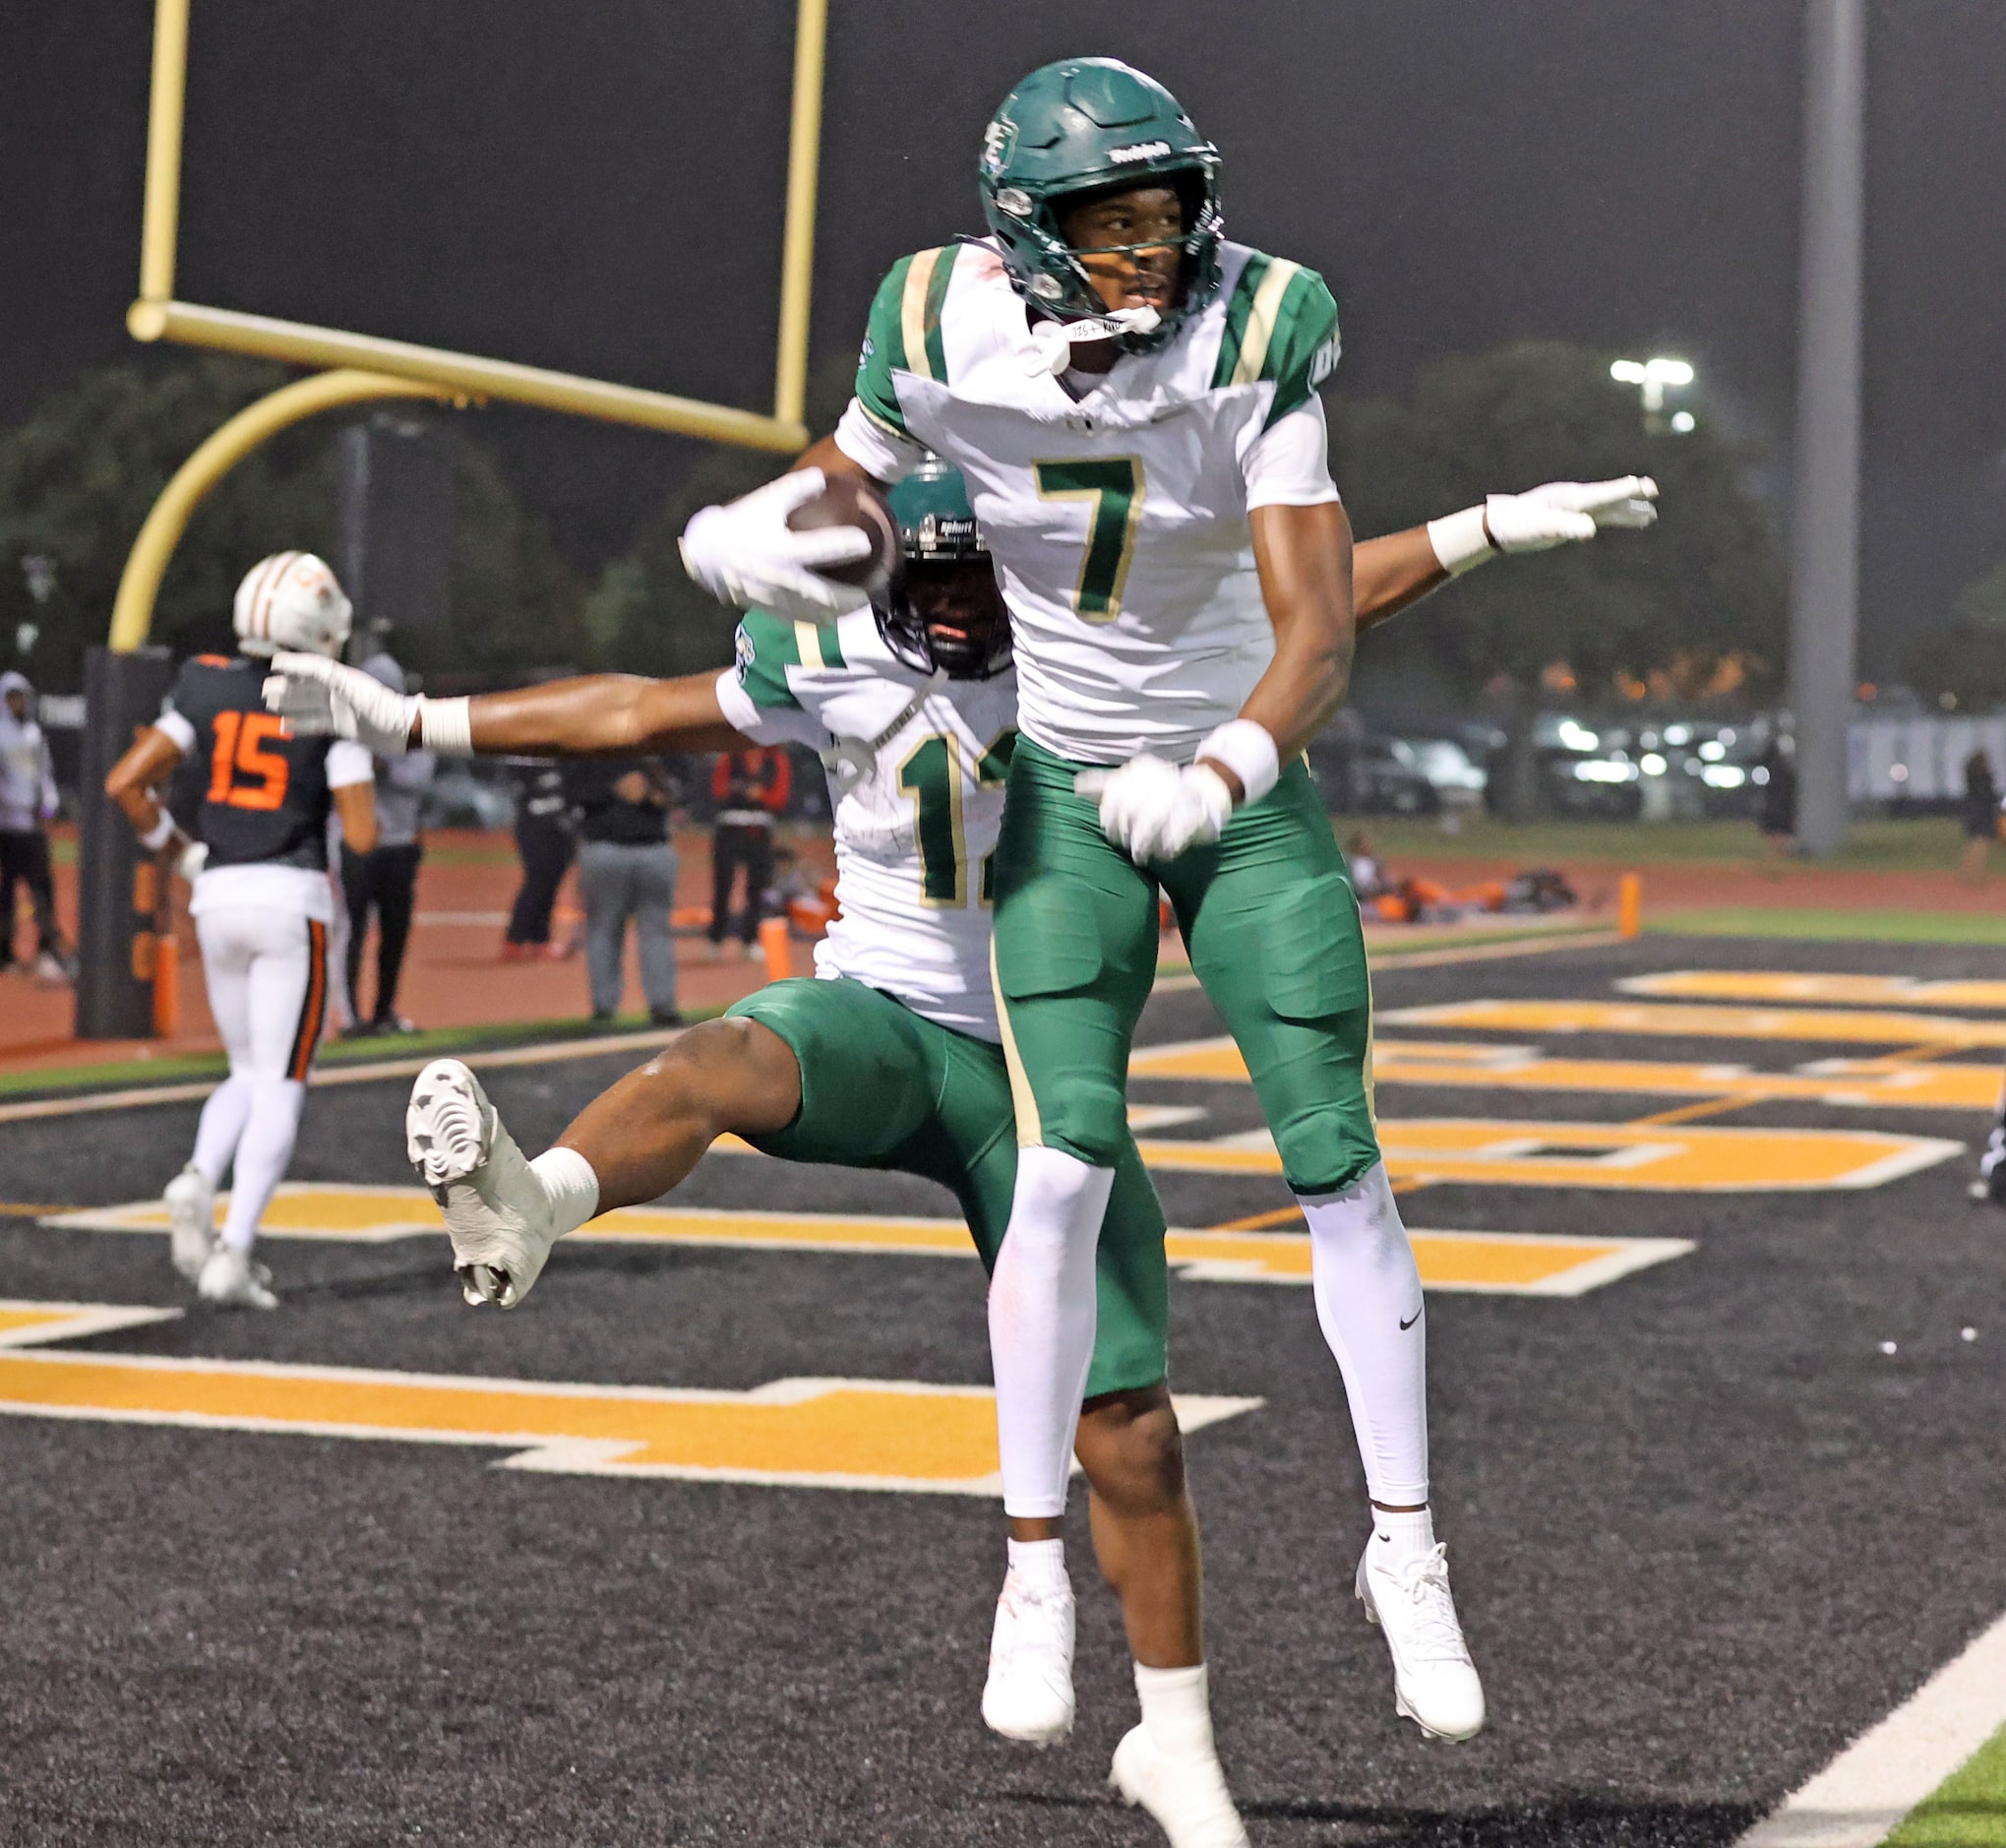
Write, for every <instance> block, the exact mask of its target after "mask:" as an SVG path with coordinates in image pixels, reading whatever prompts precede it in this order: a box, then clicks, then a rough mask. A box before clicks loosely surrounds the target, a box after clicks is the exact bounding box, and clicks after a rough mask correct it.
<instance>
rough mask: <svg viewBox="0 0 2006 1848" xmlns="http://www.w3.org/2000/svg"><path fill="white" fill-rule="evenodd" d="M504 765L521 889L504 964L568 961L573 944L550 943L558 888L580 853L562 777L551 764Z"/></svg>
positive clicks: (527, 760) (524, 760) (519, 760)
mask: <svg viewBox="0 0 2006 1848" xmlns="http://www.w3.org/2000/svg"><path fill="white" fill-rule="evenodd" d="M508 765H509V770H510V771H511V773H512V775H513V777H514V780H515V784H516V851H517V854H518V855H519V856H520V857H521V861H522V884H521V886H520V887H519V888H518V889H517V893H516V902H515V904H514V905H512V906H511V907H510V910H509V928H508V930H507V931H506V932H505V933H504V934H503V937H502V960H503V961H504V962H517V961H520V960H522V959H523V958H525V957H529V956H568V955H571V954H572V953H573V952H574V951H575V950H576V949H577V943H576V941H575V940H571V939H569V938H567V939H565V940H561V941H560V942H558V943H557V944H555V945H553V944H552V942H551V937H550V914H551V912H552V910H553V909H554V908H555V907H556V904H557V893H558V888H559V887H560V886H562V885H563V884H564V876H565V875H566V874H567V873H569V872H570V871H571V867H572V861H573V860H574V859H575V858H576V857H577V850H578V843H577V835H576V834H575V833H574V832H573V823H572V812H571V801H570V799H569V798H568V797H567V796H566V794H565V790H564V772H563V771H562V770H559V769H558V767H557V764H556V763H555V761H553V760H552V759H550V758H537V757H512V758H510V759H509V760H508Z"/></svg>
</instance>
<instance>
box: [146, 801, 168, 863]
mask: <svg viewBox="0 0 2006 1848" xmlns="http://www.w3.org/2000/svg"><path fill="white" fill-rule="evenodd" d="M173 838H174V818H173V816H171V815H169V814H168V813H167V811H166V810H165V809H162V810H161V811H160V816H159V819H158V820H157V821H156V822H154V824H153V825H152V827H151V828H150V829H148V830H147V832H145V833H144V834H142V835H141V836H140V845H141V846H143V847H144V848H146V850H147V851H148V852H149V853H158V852H159V851H160V849H161V848H162V847H164V846H165V845H166V844H167V843H168V841H170V840H172V839H173Z"/></svg>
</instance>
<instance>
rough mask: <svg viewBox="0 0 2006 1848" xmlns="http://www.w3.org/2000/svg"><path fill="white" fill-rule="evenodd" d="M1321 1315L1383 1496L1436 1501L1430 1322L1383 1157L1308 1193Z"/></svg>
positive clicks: (1370, 1474)
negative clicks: (1431, 1473) (1327, 1190)
mask: <svg viewBox="0 0 2006 1848" xmlns="http://www.w3.org/2000/svg"><path fill="white" fill-rule="evenodd" d="M1302 1206H1303V1214H1304V1217H1305V1218H1307V1220H1308V1221H1309V1270H1310V1281H1311V1283H1312V1285H1313V1287H1314V1290H1315V1296H1316V1320H1317V1322H1318V1323H1319V1324H1321V1325H1322V1328H1323V1338H1324V1340H1325V1341H1327V1342H1328V1343H1329V1345H1330V1351H1331V1353H1332V1354H1334V1355H1335V1356H1336V1357H1337V1370H1338V1372H1339V1373H1341V1374H1342V1375H1343V1376H1344V1392H1345V1397H1346V1398H1347V1399H1348V1400H1349V1401H1350V1403H1351V1417H1352V1429H1353V1431H1354V1432H1356V1433H1357V1435H1358V1441H1359V1454H1360V1456H1361V1457H1362V1458H1364V1460H1365V1465H1366V1485H1367V1487H1368V1489H1369V1491H1370V1493H1371V1497H1372V1500H1373V1501H1374V1502H1391V1503H1394V1504H1410V1503H1418V1502H1426V1501H1427V1500H1428V1318H1427V1316H1426V1315H1424V1314H1423V1313H1422V1295H1421V1272H1420V1270H1419V1269H1418V1268H1417V1267H1416V1265H1415V1263H1414V1247H1413V1246H1412V1245H1410V1244H1409V1243H1408V1242H1407V1228H1406V1227H1405V1226H1403V1225H1402V1224H1401V1223H1400V1208H1399V1207H1398V1206H1397V1205H1395V1204H1394V1202H1393V1190H1392V1188H1391V1187H1390V1186H1389V1185H1388V1184H1387V1181H1386V1167H1385V1164H1384V1163H1383V1162H1374V1163H1373V1164H1372V1166H1371V1168H1370V1169H1369V1170H1368V1172H1367V1173H1366V1174H1364V1175H1363V1176H1361V1177H1360V1178H1359V1179H1358V1180H1357V1181H1355V1182H1353V1183H1352V1185H1351V1186H1350V1187H1348V1188H1345V1189H1343V1190H1342V1191H1341V1192H1339V1193H1336V1194H1319V1195H1315V1196H1310V1195H1305V1196H1303V1199H1302Z"/></svg>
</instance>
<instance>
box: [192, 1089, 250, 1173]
mask: <svg viewBox="0 0 2006 1848" xmlns="http://www.w3.org/2000/svg"><path fill="white" fill-rule="evenodd" d="M251 1084H252V1078H251V1075H250V1073H248V1072H232V1073H231V1074H230V1075H229V1077H228V1078H224V1079H223V1081H222V1082H221V1083H220V1084H218V1085H217V1086H216V1087H215V1089H214V1090H213V1091H211V1092H210V1094H209V1101H208V1102H207V1103H205V1104H204V1105H203V1106H202V1122H201V1123H200V1125H199V1126H198V1127H197V1129H196V1132H195V1153H194V1154H193V1155H191V1156H190V1157H189V1165H190V1166H191V1167H193V1168H194V1169H195V1171H196V1172H197V1173H198V1174H200V1175H201V1176H202V1178H203V1179H204V1180H205V1181H207V1182H208V1183H209V1184H210V1186H211V1187H220V1186H221V1185H222V1180H223V1176H224V1175H226V1174H227V1173H229V1171H230V1157H231V1156H232V1155H234V1154H235V1153H236V1152H237V1143H238V1142H239V1141H240V1140H242V1138H243V1134H244V1125H245V1123H246V1122H247V1121H248V1120H249V1118H250V1115H251Z"/></svg>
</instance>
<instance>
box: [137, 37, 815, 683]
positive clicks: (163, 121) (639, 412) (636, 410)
mask: <svg viewBox="0 0 2006 1848" xmlns="http://www.w3.org/2000/svg"><path fill="white" fill-rule="evenodd" d="M191 5H192V0H154V9H153V69H152V104H151V109H150V113H149V117H148V126H147V182H146V206H145V218H144V222H143V226H142V231H141V241H140V293H139V299H138V300H137V301H135V302H134V303H133V305H132V307H131V308H130V309H129V310H128V311H127V314H126V328H127V330H128V332H130V333H131V335H132V337H133V338H134V339H138V340H146V341H152V340H172V341H175V342H177V343H179V344H182V345H187V346H205V347H211V348H214V349H217V350H219V351H223V352H233V353H249V354H253V355H255V356H257V357H259V358H263V359H278V360H283V361H286V362H287V363H289V364H292V365H299V366H310V367H317V368H324V369H329V371H330V378H331V382H332V380H333V379H334V378H335V377H338V379H339V381H340V382H339V384H338V386H335V387H334V389H333V390H328V391H322V392H306V393H302V392H300V391H299V390H298V389H297V387H293V386H288V387H285V388H282V390H281V391H280V392H279V393H276V394H274V396H273V397H272V398H271V399H267V400H261V401H260V402H259V403H258V404H254V405H252V406H251V407H250V409H249V410H248V411H246V412H243V413H240V416H239V417H238V418H236V419H233V420H232V421H231V423H230V424H228V425H225V426H224V429H223V430H221V431H218V432H217V433H216V437H215V438H212V439H211V440H210V441H209V442H208V443H205V444H204V445H203V446H202V448H200V449H199V450H197V451H196V453H195V454H194V455H193V456H191V457H190V458H189V459H188V461H187V462H185V463H183V464H182V466H181V468H180V470H179V471H178V472H177V473H176V475H175V476H174V479H173V480H172V481H170V482H169V483H168V485H167V488H166V490H165V491H164V492H163V493H162V495H161V497H160V500H159V501H158V503H156V505H155V507H154V509H153V512H152V515H151V516H150V517H149V519H148V522H147V524H146V526H145V527H144V528H143V529H142V532H141V535H140V539H139V541H138V543H136V544H135V546H134V548H133V551H132V554H131V556H130V557H129V558H128V559H127V561H126V568H125V573H124V575H123V577H122V578H121V580H120V583H119V588H118V596H117V600H116V602H115V604H114V606H113V614H112V627H111V636H110V646H111V647H112V649H113V651H114V652H119V653H127V652H130V651H131V650H133V649H135V648H138V647H142V646H144V645H145V643H146V640H147V636H148V633H149V631H150V630H151V628H152V614H153V602H154V599H155V597H156V595H157V594H158V591H159V586H160V582H161V579H162V577H163V576H164V575H165V572H166V568H167V564H168V561H169V560H170V559H171V558H172V556H173V552H174V548H175V546H176V545H177V544H178V542H179V540H180V537H181V534H182V531H183V530H184V529H185V527H186V524H187V521H188V517H189V516H190V515H191V514H192V513H193V512H194V510H195V508H196V506H197V504H198V503H199V502H200V501H201V500H202V498H203V496H204V495H206V494H207V493H208V492H209V491H210V489H211V488H213V486H214V485H215V483H216V482H217V481H219V480H220V479H221V478H222V476H223V475H224V474H225V473H226V472H228V470H229V469H230V468H231V467H232V466H234V464H235V463H236V462H239V461H240V460H241V459H242V458H243V457H244V456H245V455H247V454H248V453H249V452H250V451H251V450H252V449H253V448H255V447H256V446H257V444H258V443H260V442H262V441H264V440H265V438H266V437H268V436H270V435H272V434H274V432H275V431H277V430H279V429H282V428H284V427H285V426H286V425H287V424H289V423H292V422H296V421H297V420H298V419H299V418H301V417H304V416H309V415H312V414H314V413H315V412H316V411H317V410H321V409H325V408H329V407H330V406H332V405H333V404H335V403H355V402H360V401H362V400H365V399H367V398H370V397H377V398H392V397H426V398H436V399H442V400H452V401H455V402H459V403H468V402H479V401H482V400H489V399H500V400H507V401H510V402H513V403H518V404H533V405H535V406H537V407H538V408H539V409H543V410H555V411H563V412H566V413H569V414H570V415H573V416H579V417H596V418H599V419H601V420H603V421H605V422H608V423H621V424H631V425H636V426H638V427H639V428H642V429H648V430H661V431H666V432H670V433H673V434H675V435H678V436H695V437H701V438H704V439H706V440H708V441H710V442H715V443H730V444H735V445H738V446H740V447H742V448H747V449H760V450H771V451H774V452H776V453H779V454H788V453H791V452H793V451H795V450H798V449H801V448H803V447H805V446H806V444H807V442H808V429H807V426H806V425H805V424H804V423H803V422H802V416H803V404H804V400H805V398H806V395H807V389H808V321H809V305H810V290H811V285H812V283H813V281H814V273H815V218H816V182H817V176H818V172H819V170H820V164H821V103H822V65H823V53H824V48H825V44H826V40H827V32H828V0H796V6H795V27H794V90H793V108H792V119H791V124H790V127H789V133H788V152H787V202H786V216H785V219H784V223H783V228H782V232H781V249H780V324H779V338H778V350H777V353H776V355H775V359H774V365H773V410H772V414H771V415H770V416H768V415H766V414H764V413H761V412H759V411H752V410H743V409H740V408H738V407H736V406H734V405H730V404H712V403H706V402H704V401H702V400H698V399H691V398H678V397H676V396H674V395H672V394H670V393H667V392H653V391H647V390H645V389H643V388H641V387H639V386H634V385H619V384H613V383H610V382H608V381H606V380H603V379H588V378H583V377H580V376H578V375H577V374H574V373H568V372H553V371H549V370H547V369H545V368H543V367H541V366H528V365H521V364H518V363H517V362H515V361H512V360H506V359H487V358H482V357H480V356H478V355H476V354H472V353H459V352H452V351H449V350H447V349H445V348H443V347H436V346H419V345H414V344H412V343H411V342H409V341H406V340H394V339H383V338H381V337H379V336H377V335H373V334H352V333H346V332H343V331H342V330H340V329H336V328H323V327H314V326H311V325H308V324H307V323H304V322H298V321H283V320H277V319H274V318H273V317H272V316H269V315H253V314H243V313H240V312H238V311H236V310H234V309H228V308H212V307H203V306H199V305H197V304H196V303H193V302H184V301H179V300H177V299H176V298H175V294H174V261H175V252H176V245H177V240H178V234H179V225H180V211H181V144H182V129H183V117H184V105H185V98H186V94H187V82H188V40H189V13H190V8H191ZM372 382H373V383H372ZM226 436H227V440H222V441H218V440H217V439H220V438H225V437H226Z"/></svg>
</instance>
